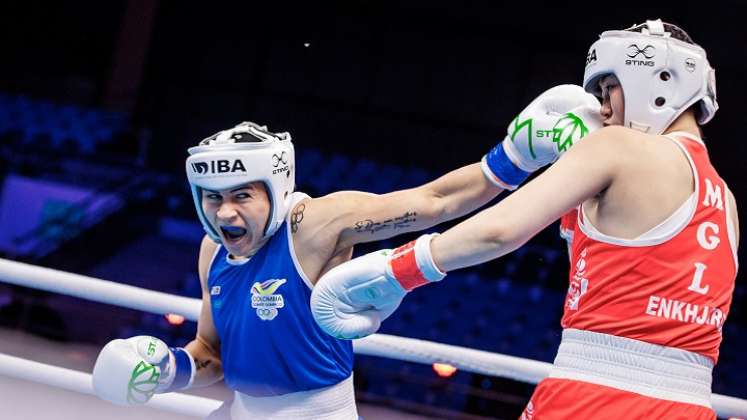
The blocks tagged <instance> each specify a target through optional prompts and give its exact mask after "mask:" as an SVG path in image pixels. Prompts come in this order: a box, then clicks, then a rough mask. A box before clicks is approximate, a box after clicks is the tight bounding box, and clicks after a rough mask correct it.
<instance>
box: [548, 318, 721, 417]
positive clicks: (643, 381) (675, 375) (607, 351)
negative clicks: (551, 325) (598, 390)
mask: <svg viewBox="0 0 747 420" xmlns="http://www.w3.org/2000/svg"><path fill="white" fill-rule="evenodd" d="M712 370H713V362H712V361H711V359H709V358H707V357H705V356H703V355H700V354H697V353H693V352H690V351H686V350H681V349H677V348H673V347H665V346H659V345H656V344H651V343H646V342H643V341H639V340H633V339H630V338H625V337H616V336H614V335H609V334H602V333H596V332H591V331H582V330H574V329H565V330H563V340H562V341H561V343H560V348H559V349H558V355H557V356H556V357H555V362H554V364H553V368H552V370H551V371H550V377H551V378H561V379H572V380H578V381H583V382H590V383H594V384H599V385H605V386H609V387H613V388H617V389H621V390H623V391H629V392H635V393H637V394H641V395H645V396H648V397H653V398H660V399H664V400H670V401H678V402H684V403H689V404H697V405H701V406H703V407H708V408H711V373H712Z"/></svg>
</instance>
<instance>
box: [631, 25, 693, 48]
mask: <svg viewBox="0 0 747 420" xmlns="http://www.w3.org/2000/svg"><path fill="white" fill-rule="evenodd" d="M663 24H664V30H665V31H667V32H669V33H670V34H672V38H674V39H678V40H680V41H683V42H687V43H688V44H693V45H697V44H695V42H694V41H693V39H692V38H690V35H688V34H687V32H685V31H684V30H683V29H682V28H680V27H679V26H677V25H675V24H672V23H667V22H663ZM644 28H645V29H648V25H647V24H645V23H641V24H639V25H633V26H631V27H630V28H627V29H625V30H626V31H630V32H642V31H643V29H644Z"/></svg>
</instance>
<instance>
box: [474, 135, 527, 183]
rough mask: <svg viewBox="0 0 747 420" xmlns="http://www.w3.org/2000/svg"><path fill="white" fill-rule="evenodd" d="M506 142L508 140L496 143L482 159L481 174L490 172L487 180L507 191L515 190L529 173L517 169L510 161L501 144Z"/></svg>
mask: <svg viewBox="0 0 747 420" xmlns="http://www.w3.org/2000/svg"><path fill="white" fill-rule="evenodd" d="M506 141H510V140H503V141H502V142H500V143H498V144H497V145H496V146H495V147H493V148H492V149H491V150H490V152H488V154H487V155H485V157H483V162H484V164H483V165H482V168H483V172H485V171H486V170H489V171H490V175H492V177H490V176H489V177H488V179H490V180H491V181H493V183H494V184H496V185H497V186H499V187H503V188H505V189H508V190H515V189H516V188H518V186H519V185H521V183H522V182H524V181H525V180H526V179H527V178H529V175H530V172H527V171H525V170H523V169H521V168H519V167H518V166H516V164H515V163H514V162H513V161H511V159H510V158H509V157H508V155H507V154H506V151H505V150H504V144H503V143H505V142H506ZM486 167H487V168H486ZM486 175H487V174H486Z"/></svg>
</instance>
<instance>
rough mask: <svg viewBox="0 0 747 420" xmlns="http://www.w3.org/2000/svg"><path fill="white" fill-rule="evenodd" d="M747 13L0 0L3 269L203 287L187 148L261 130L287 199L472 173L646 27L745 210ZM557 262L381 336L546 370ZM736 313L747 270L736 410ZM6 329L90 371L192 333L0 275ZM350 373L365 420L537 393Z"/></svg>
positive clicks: (33, 352)
mask: <svg viewBox="0 0 747 420" xmlns="http://www.w3.org/2000/svg"><path fill="white" fill-rule="evenodd" d="M745 16H747V4H745V3H744V2H742V1H740V0H729V1H721V2H711V3H710V4H709V3H704V2H702V1H678V2H674V1H672V2H658V3H657V5H656V6H652V5H647V6H644V5H643V3H641V4H636V3H630V2H626V3H603V2H591V1H576V2H573V3H572V4H571V5H560V4H555V3H547V4H543V3H537V2H531V4H526V5H515V4H511V5H502V4H501V3H500V2H491V1H487V0H486V1H470V2H438V1H423V0H417V1H402V2H384V1H372V0H370V1H369V0H350V1H338V2H321V3H317V2H306V3H303V4H301V3H290V2H286V3H278V2H273V3H272V4H269V3H266V2H262V3H260V2H243V3H241V4H234V3H225V4H211V5H210V6H208V5H207V3H204V2H199V3H197V2H195V3H188V4H187V3H184V2H176V1H157V0H153V1H148V0H129V1H125V0H118V1H109V2H75V3H62V2H58V3H42V2H9V3H4V4H3V5H2V6H0V57H1V58H0V257H1V258H8V259H12V260H16V261H23V262H29V263H32V264H35V265H41V266H45V267H51V268H56V269H60V270H65V271H71V272H75V273H82V274H86V275H90V276H94V277H99V278H103V279H107V280H113V281H118V282H122V283H126V284H131V285H135V286H140V287H145V288H149V289H154V290H159V291H164V292H168V293H173V294H179V295H184V296H192V297H199V293H200V286H199V281H198V279H197V273H196V261H197V251H198V246H199V241H200V239H201V237H202V235H203V232H202V229H201V226H200V224H199V223H198V221H197V218H196V217H195V214H194V208H193V204H192V200H191V196H190V193H189V188H188V185H187V182H186V179H185V175H184V169H183V165H184V159H185V157H186V155H187V153H186V149H187V147H188V146H191V145H194V144H196V143H197V142H198V141H199V140H201V139H202V138H204V137H206V136H208V135H210V134H212V133H214V132H216V131H218V130H220V129H223V128H227V127H229V126H233V125H234V124H236V123H238V122H240V121H243V120H252V121H257V122H261V123H264V124H267V125H268V126H269V127H270V129H272V130H274V131H290V132H291V133H292V135H293V139H294V143H295V146H296V154H297V167H298V168H297V169H298V174H297V183H298V190H300V191H304V192H307V193H309V194H311V195H312V196H319V195H324V194H327V193H329V192H332V191H336V190H341V189H358V190H363V191H371V192H376V193H382V192H387V191H390V190H394V189H400V188H404V187H408V186H415V185H418V184H421V183H423V182H424V181H426V180H429V179H431V178H434V177H436V176H438V175H440V174H442V173H443V172H445V171H448V170H450V169H453V168H456V167H458V166H461V165H463V164H466V163H469V162H474V161H477V160H478V159H479V158H480V157H481V156H482V154H484V153H485V152H486V151H487V150H488V149H489V148H490V147H492V145H493V144H494V143H495V141H496V140H497V139H498V138H500V137H502V136H503V135H504V133H505V127H506V125H507V124H508V123H509V122H510V121H511V119H512V118H513V117H514V114H515V113H516V112H518V111H519V110H521V108H522V107H523V106H524V105H525V104H527V103H528V101H529V100H531V99H532V98H533V97H534V96H535V95H537V94H538V93H540V92H541V91H543V90H545V89H547V88H549V87H551V86H553V85H555V84H559V83H577V84H578V83H580V82H581V78H582V75H583V66H584V61H585V57H586V52H587V48H588V47H589V45H590V44H591V43H592V42H593V41H594V40H595V39H596V37H597V34H598V33H600V32H601V31H602V30H606V29H617V28H624V27H627V26H630V25H631V24H633V23H639V22H642V21H644V20H645V19H646V18H656V17H661V18H662V19H663V20H665V21H670V22H672V23H675V24H678V25H680V26H682V27H683V28H684V29H685V30H686V31H688V32H689V34H690V35H691V36H692V37H693V39H694V40H695V41H696V42H697V43H699V44H701V45H702V46H703V47H704V48H705V49H706V50H707V51H708V53H709V59H710V62H711V64H712V65H713V66H714V67H715V68H716V71H717V83H718V88H719V96H718V100H719V104H720V106H721V109H720V111H719V114H718V116H717V117H716V118H715V119H714V121H713V122H712V123H710V124H709V125H708V126H706V127H705V130H704V133H705V137H706V143H707V145H708V147H709V151H710V154H711V159H712V160H713V162H714V164H715V165H716V166H717V167H718V168H719V170H720V172H721V174H722V175H723V176H724V178H725V179H726V181H727V182H728V183H729V184H730V186H731V189H732V190H733V192H734V194H735V196H736V198H737V201H738V202H739V205H740V208H742V209H745V208H747V207H746V205H747V201H745V199H746V197H747V179H745V170H744V161H745V158H744V156H745V155H747V146H745V141H744V139H743V137H744V135H745V134H744V129H743V127H742V126H741V125H740V124H741V123H742V122H743V121H744V120H742V118H743V117H742V116H741V114H740V113H741V112H744V111H745V104H746V103H745V97H747V96H746V95H747V82H745V79H744V74H745V73H747V54H746V53H745V48H744V43H745V40H747V30H746V29H745V26H744V17H745ZM743 219H744V217H743ZM439 230H443V227H439ZM742 231H743V232H744V231H745V229H742ZM405 239H409V238H397V239H395V240H394V241H392V242H390V243H385V244H384V245H385V246H390V245H394V244H399V243H402V242H403V241H404V240H405ZM381 246H382V244H373V245H371V246H368V247H361V248H360V249H359V250H358V252H359V253H360V252H364V251H368V250H373V249H376V248H380V247H381ZM742 254H743V252H741V253H740V256H741V255H742ZM567 261H568V259H567V254H566V248H565V244H564V242H562V240H561V239H560V238H559V237H558V236H557V226H553V227H551V228H550V229H548V230H547V231H546V232H544V233H542V234H541V235H539V236H538V237H537V238H535V239H534V240H532V241H531V242H530V243H528V244H527V245H526V246H524V247H522V248H521V249H519V250H518V251H516V252H514V253H513V254H511V255H509V256H507V257H505V258H503V259H501V260H499V261H495V262H492V263H489V264H485V265H482V266H480V267H478V268H475V269H469V270H461V271H459V272H455V273H453V274H452V275H450V276H449V280H448V281H446V282H443V283H442V284H441V285H439V287H434V288H423V289H418V290H417V291H415V292H414V293H413V294H412V295H411V296H409V297H408V298H407V299H406V300H405V302H404V303H403V305H402V307H401V309H400V310H399V311H398V312H397V313H396V314H395V315H394V316H393V317H392V318H391V319H390V320H388V321H387V322H386V323H384V325H383V329H382V332H384V333H389V334H394V335H401V336H406V337H414V338H422V339H426V340H431V341H436V342H441V343H448V344H456V345H461V346H468V347H473V348H477V349H483V350H487V351H492V352H499V353H505V354H510V355H516V356H521V357H526V358H531V359H536V360H542V361H552V359H553V357H554V354H555V351H556V348H557V345H558V343H559V341H560V326H559V319H560V316H561V313H562V305H563V303H562V302H563V298H564V296H565V290H566V288H567V270H568V262H567ZM745 305H747V298H746V297H745V276H744V270H742V271H741V272H740V274H739V276H738V278H737V285H736V290H735V293H734V301H733V303H732V309H731V313H730V316H729V319H728V321H727V322H726V325H725V327H724V343H723V344H722V347H721V356H720V361H719V364H718V366H717V367H716V370H715V374H714V385H713V391H714V392H717V393H721V394H727V395H731V396H736V397H740V398H747V385H745V384H747V359H745V357H744V354H745V348H747V308H746V307H745ZM0 327H1V329H0V353H6V354H14V355H20V356H23V357H25V358H29V359H32V360H38V361H44V362H48V363H53V364H57V365H61V366H67V367H71V368H74V369H77V370H81V371H87V372H90V371H91V369H92V366H93V362H94V360H95V356H96V354H97V351H98V349H99V348H100V346H102V345H103V344H104V343H106V342H107V341H108V340H110V339H112V338H114V337H126V336H131V335H136V334H151V335H155V336H158V337H161V338H163V339H164V340H166V341H167V342H169V343H173V344H175V345H183V344H185V343H186V342H187V341H189V340H190V339H191V338H192V337H194V332H195V324H194V323H191V322H183V320H180V319H178V318H174V317H172V318H169V319H167V318H166V317H164V316H157V315H153V314H145V313H141V312H137V311H133V310H128V309H123V308H118V307H115V306H109V305H103V304H95V303H91V302H87V301H83V300H79V299H75V298H71V297H66V296H62V295H58V294H52V293H46V292H40V291H37V290H32V289H27V288H22V287H16V286H9V285H6V284H3V283H0ZM355 379H356V390H357V396H358V399H359V401H360V402H361V407H362V408H361V413H362V414H363V416H364V417H366V418H367V419H369V418H370V419H376V418H424V417H427V418H450V419H484V418H516V417H517V416H518V415H519V414H520V412H521V409H522V408H523V406H524V405H525V403H526V401H527V400H528V398H529V396H530V395H531V391H532V389H533V386H532V385H529V384H525V383H521V382H514V381H510V380H506V379H500V378H494V377H487V376H481V375H477V374H471V373H467V372H461V371H456V372H453V373H451V374H449V372H444V371H440V372H437V371H436V370H435V369H434V368H433V367H431V366H428V365H419V364H410V363H404V362H399V361H395V360H389V359H382V358H374V357H365V356H359V357H357V361H356V370H355ZM39 393H43V395H45V397H44V401H47V403H45V404H41V405H40V404H38V401H39V397H38V394H39ZM196 393H198V394H201V395H209V396H212V397H214V398H222V397H225V396H226V395H227V392H225V390H224V389H222V388H221V387H220V386H214V387H212V388H210V389H208V390H202V391H196ZM24 395H25V397H24ZM29 395H35V396H34V397H29ZM24 398H26V400H27V401H28V403H29V404H35V406H33V407H28V409H29V411H21V412H23V413H26V414H23V415H20V416H19V417H12V418H26V419H28V418H68V417H73V416H75V417H77V418H100V417H97V416H94V415H92V414H91V413H94V412H96V411H95V410H100V411H98V412H102V413H103V412H107V411H108V410H111V412H112V413H115V412H116V413H126V414H122V415H123V416H124V415H131V414H132V413H140V414H139V415H141V416H143V417H145V418H171V417H166V416H164V417H158V416H160V415H161V414H160V413H155V412H148V411H124V412H123V411H121V409H117V410H115V409H114V407H113V406H109V405H106V404H105V403H102V402H96V401H94V400H93V399H92V398H88V397H85V398H87V399H85V403H80V404H77V403H74V401H77V400H75V399H76V398H84V397H82V396H74V395H72V394H66V393H64V392H62V391H57V390H54V389H52V388H48V387H43V386H41V385H35V384H32V383H30V382H23V381H18V380H11V379H3V378H2V377H0V401H5V402H10V401H14V402H16V403H17V402H19V401H21V402H23V401H26V400H24ZM81 401H82V400H81ZM86 404H89V405H86ZM16 405H17V406H18V405H19V404H16ZM20 405H25V404H20ZM25 409H27V408H23V409H22V410H25ZM40 410H41V411H40ZM44 410H46V411H44ZM143 410H144V409H143ZM112 415H114V414H112ZM87 416H90V417H87ZM407 416H411V417H407ZM3 417H4V418H5V414H4V415H3ZM111 418H118V417H111ZM122 418H124V417H122Z"/></svg>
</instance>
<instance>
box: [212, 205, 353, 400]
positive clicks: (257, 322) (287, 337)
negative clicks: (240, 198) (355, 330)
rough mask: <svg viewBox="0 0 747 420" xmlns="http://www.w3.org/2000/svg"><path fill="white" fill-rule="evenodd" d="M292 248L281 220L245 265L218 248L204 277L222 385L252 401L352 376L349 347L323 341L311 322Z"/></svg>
mask: <svg viewBox="0 0 747 420" xmlns="http://www.w3.org/2000/svg"><path fill="white" fill-rule="evenodd" d="M292 240H293V239H292V237H291V231H290V227H289V223H288V220H287V219H286V221H285V223H283V225H282V226H281V227H280V229H278V231H277V232H276V233H275V234H274V235H273V236H272V237H271V238H270V240H269V241H268V242H267V243H266V244H265V245H264V246H263V247H262V248H261V249H260V250H259V252H257V253H256V254H255V255H254V256H253V257H251V258H250V259H248V260H232V259H229V258H228V253H227V251H226V249H225V248H224V247H222V246H219V247H218V249H217V250H216V254H215V255H214V256H213V261H212V263H211V264H210V269H209V272H208V280H207V282H208V290H209V292H210V301H211V307H212V314H213V321H214V323H215V328H216V330H217V332H218V336H219V337H220V341H221V361H222V363H223V373H224V375H225V382H226V385H228V387H229V388H231V389H233V390H236V391H239V392H241V393H244V394H247V395H250V396H253V397H266V396H274V395H283V394H287V393H291V392H298V391H307V390H313V389H317V388H323V387H327V386H331V385H334V384H337V383H339V382H341V381H343V380H345V379H347V378H348V377H349V376H350V374H351V372H352V367H353V346H352V342H351V341H343V340H338V339H335V338H333V337H331V336H329V335H327V334H326V333H325V332H324V331H322V330H321V329H320V328H319V327H318V326H317V325H316V322H315V321H314V318H313V316H312V315H311V310H310V308H309V299H310V297H311V289H310V288H311V283H310V282H309V281H308V279H306V278H305V275H304V274H303V271H302V270H301V266H300V265H299V263H298V261H297V260H296V258H295V253H294V251H293V242H292Z"/></svg>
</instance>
